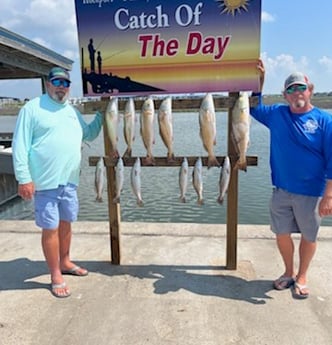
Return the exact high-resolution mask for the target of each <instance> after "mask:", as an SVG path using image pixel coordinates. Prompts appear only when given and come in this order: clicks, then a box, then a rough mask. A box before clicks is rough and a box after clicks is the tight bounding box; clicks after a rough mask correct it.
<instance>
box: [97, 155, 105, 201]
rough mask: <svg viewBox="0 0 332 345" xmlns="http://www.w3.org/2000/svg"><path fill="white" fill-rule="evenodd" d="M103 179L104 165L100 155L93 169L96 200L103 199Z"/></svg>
mask: <svg viewBox="0 0 332 345" xmlns="http://www.w3.org/2000/svg"><path fill="white" fill-rule="evenodd" d="M104 181H105V166H104V159H103V157H100V158H99V160H98V162H97V165H96V170H95V189H96V193H97V196H96V201H98V202H102V201H103V190H104Z"/></svg>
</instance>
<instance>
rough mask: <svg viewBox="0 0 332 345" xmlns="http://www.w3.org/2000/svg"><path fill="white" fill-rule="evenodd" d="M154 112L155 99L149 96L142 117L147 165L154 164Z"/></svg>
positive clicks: (143, 107) (142, 132)
mask: <svg viewBox="0 0 332 345" xmlns="http://www.w3.org/2000/svg"><path fill="white" fill-rule="evenodd" d="M154 112H155V110H154V103H153V99H152V98H151V97H149V98H147V99H146V100H145V101H144V103H143V106H142V111H141V117H140V123H141V136H142V139H143V144H144V147H145V148H146V152H147V154H146V159H145V162H146V164H147V165H154V157H153V153H152V145H153V144H154V143H155V137H154Z"/></svg>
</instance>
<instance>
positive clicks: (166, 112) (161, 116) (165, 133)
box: [158, 96, 174, 162]
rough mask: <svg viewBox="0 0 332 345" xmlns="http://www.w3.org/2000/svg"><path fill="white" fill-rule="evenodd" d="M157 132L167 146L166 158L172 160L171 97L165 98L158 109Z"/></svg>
mask: <svg viewBox="0 0 332 345" xmlns="http://www.w3.org/2000/svg"><path fill="white" fill-rule="evenodd" d="M158 124H159V134H160V136H161V139H162V140H163V142H164V144H165V146H166V148H167V150H168V151H167V160H168V161H169V162H171V161H174V152H173V115H172V98H171V97H170V96H169V97H167V98H165V99H164V100H163V101H162V102H161V104H160V107H159V110H158Z"/></svg>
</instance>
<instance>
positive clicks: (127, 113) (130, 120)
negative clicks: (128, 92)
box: [123, 97, 136, 157]
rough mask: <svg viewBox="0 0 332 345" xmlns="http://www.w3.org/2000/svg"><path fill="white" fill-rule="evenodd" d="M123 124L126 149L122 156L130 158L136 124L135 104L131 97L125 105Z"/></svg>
mask: <svg viewBox="0 0 332 345" xmlns="http://www.w3.org/2000/svg"><path fill="white" fill-rule="evenodd" d="M123 122H124V124H123V134H124V138H125V141H126V144H127V149H126V151H125V153H124V155H123V156H124V157H131V154H132V147H133V142H134V140H135V124H136V113H135V102H134V99H133V98H132V97H130V98H129V99H128V100H127V102H126V104H125V108H124V116H123Z"/></svg>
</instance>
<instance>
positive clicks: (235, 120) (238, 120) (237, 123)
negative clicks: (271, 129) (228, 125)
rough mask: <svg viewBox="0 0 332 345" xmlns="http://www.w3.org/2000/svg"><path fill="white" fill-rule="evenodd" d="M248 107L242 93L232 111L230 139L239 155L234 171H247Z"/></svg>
mask: <svg viewBox="0 0 332 345" xmlns="http://www.w3.org/2000/svg"><path fill="white" fill-rule="evenodd" d="M249 110H250V106H249V96H248V93H247V92H242V93H241V94H240V95H239V98H238V99H237V100H236V102H235V105H234V108H233V109H232V133H231V138H232V140H233V143H234V146H235V148H236V150H237V153H238V155H239V159H238V160H237V162H236V163H235V166H234V167H235V169H240V170H243V171H247V158H246V154H247V150H248V147H249V141H250V139H249V135H250V123H251V118H250V112H249Z"/></svg>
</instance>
